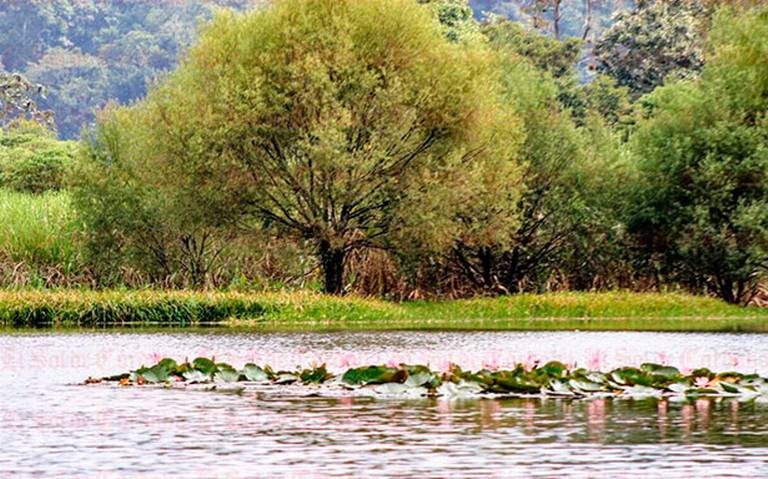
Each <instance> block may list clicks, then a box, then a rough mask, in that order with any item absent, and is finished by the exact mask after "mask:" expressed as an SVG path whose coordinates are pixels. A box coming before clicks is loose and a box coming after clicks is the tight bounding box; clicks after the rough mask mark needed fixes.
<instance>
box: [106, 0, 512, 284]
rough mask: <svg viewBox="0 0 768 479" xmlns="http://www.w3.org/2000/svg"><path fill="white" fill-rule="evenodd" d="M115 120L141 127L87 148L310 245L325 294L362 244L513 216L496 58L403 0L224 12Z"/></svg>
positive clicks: (317, 0) (218, 215)
mask: <svg viewBox="0 0 768 479" xmlns="http://www.w3.org/2000/svg"><path fill="white" fill-rule="evenodd" d="M116 115H117V116H118V117H120V118H122V120H121V121H129V122H131V121H133V122H143V123H144V124H145V127H144V131H145V133H146V134H141V135H136V134H133V135H131V138H123V139H122V140H120V139H118V140H117V141H110V142H104V143H102V144H96V145H94V147H95V148H97V149H102V150H107V151H106V153H105V154H97V155H93V158H97V159H98V158H101V159H104V158H110V159H111V160H110V161H114V159H115V158H117V157H119V156H121V155H122V157H123V158H122V159H120V161H129V162H130V161H134V162H145V167H144V168H143V169H144V170H151V171H152V172H154V173H155V174H156V178H157V184H158V185H163V186H167V185H168V184H170V183H174V182H175V183H176V184H177V185H179V187H180V188H181V189H183V190H185V191H188V192H189V196H188V198H187V199H186V200H185V201H188V202H189V203H195V202H196V204H197V206H195V207H191V208H190V209H191V210H195V211H197V210H205V211H208V213H207V214H208V219H209V220H210V221H212V222H220V221H221V220H222V218H224V217H230V218H233V219H232V221H236V222H239V223H240V224H241V225H242V224H245V223H247V224H250V225H253V223H252V222H250V223H248V221H249V220H250V219H257V220H259V221H260V222H261V224H262V225H263V226H266V227H269V228H273V229H275V230H276V231H279V232H281V233H282V234H285V235H288V236H291V237H294V238H298V239H304V240H309V241H310V242H311V243H312V244H313V246H314V248H315V252H316V254H317V257H318V260H319V264H320V266H321V268H322V271H323V278H324V287H325V290H326V291H327V292H329V293H339V292H341V291H342V288H343V283H342V281H343V273H344V266H345V261H346V258H347V257H348V255H349V253H350V252H351V251H354V250H356V249H361V248H377V247H389V246H391V244H392V242H393V241H396V240H397V241H402V240H403V239H404V238H409V237H410V238H413V240H414V241H415V240H416V238H420V239H424V238H430V239H432V240H434V241H435V242H445V243H446V244H448V243H451V242H452V241H456V240H458V239H459V238H468V237H472V238H473V239H474V240H475V241H493V240H494V235H493V232H494V231H503V230H504V226H505V225H506V224H507V223H509V222H511V221H514V219H515V214H514V211H513V209H510V208H509V207H508V206H509V205H514V204H516V200H517V198H518V196H519V193H518V192H519V190H520V175H519V168H518V164H517V162H516V159H517V158H516V151H517V145H518V144H519V143H520V140H521V136H522V134H521V132H520V130H519V127H518V123H519V122H518V121H517V119H516V116H515V114H514V113H513V112H512V111H511V110H510V109H509V108H508V107H507V106H506V104H505V103H504V102H503V101H501V92H500V86H499V84H498V81H497V72H496V69H495V63H494V56H493V55H492V53H491V52H490V51H488V50H487V49H486V48H485V47H484V46H483V45H482V44H480V43H479V42H468V43H466V44H454V43H451V42H449V41H448V40H446V39H445V38H444V37H443V34H442V32H441V30H440V28H439V26H438V25H437V24H436V22H434V21H433V20H432V18H431V17H430V13H429V11H428V10H427V9H425V8H424V7H422V6H420V5H418V4H416V3H415V2H413V1H411V0H394V1H393V0H364V1H363V0H354V1H353V0H293V1H284V2H276V4H275V5H274V6H272V7H270V8H268V9H266V10H263V11H257V12H252V13H248V14H244V15H239V16H238V15H235V14H232V13H222V14H221V15H219V16H217V17H216V18H215V20H214V21H213V23H212V24H211V25H210V26H209V27H208V28H207V29H206V30H205V31H204V32H203V34H202V38H201V40H200V43H199V44H198V45H197V46H195V47H194V48H193V49H192V50H191V52H190V54H189V59H188V60H187V61H186V62H184V63H183V64H182V66H181V67H180V68H179V69H178V70H177V71H176V72H175V73H174V74H173V75H172V76H171V77H170V78H169V80H168V81H167V82H166V83H165V84H164V85H162V86H160V87H159V88H158V89H157V90H155V91H154V92H152V93H151V95H150V97H149V100H148V101H147V102H145V103H142V104H139V105H137V106H135V107H133V108H132V109H131V110H129V111H128V112H127V113H119V112H118V113H116ZM126 118H127V120H126ZM104 124H105V125H109V124H110V119H109V115H107V118H105V120H104ZM117 134H118V135H119V129H118V133H117ZM139 137H142V138H145V139H144V140H140V139H138V138H139ZM121 141H122V142H123V144H130V146H129V148H126V149H127V150H128V153H126V152H124V151H123V152H120V151H117V150H118V148H117V147H115V146H114V145H116V144H119V143H120V142H121ZM142 141H143V142H144V144H143V145H141V144H140V143H141V142H142ZM111 148H112V149H114V150H115V151H114V154H113V152H112V151H109V150H110V149H111ZM126 155H128V156H130V157H131V158H125V156H126ZM481 201H482V202H481ZM478 208H479V210H478ZM437 232H439V233H437Z"/></svg>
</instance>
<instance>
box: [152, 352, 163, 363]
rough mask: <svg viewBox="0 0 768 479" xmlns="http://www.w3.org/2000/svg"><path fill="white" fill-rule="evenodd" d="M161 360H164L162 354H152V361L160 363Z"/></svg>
mask: <svg viewBox="0 0 768 479" xmlns="http://www.w3.org/2000/svg"><path fill="white" fill-rule="evenodd" d="M161 359H163V355H162V354H160V353H158V352H154V353H152V361H154V362H156V363H159V362H160V360H161Z"/></svg>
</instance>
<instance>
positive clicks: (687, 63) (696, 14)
mask: <svg viewBox="0 0 768 479" xmlns="http://www.w3.org/2000/svg"><path fill="white" fill-rule="evenodd" d="M706 12H707V9H706V8H705V7H704V6H703V5H702V3H701V1H700V0H673V1H653V0H643V1H640V2H638V3H637V6H636V8H635V9H634V10H632V11H628V12H622V13H620V14H619V15H618V16H617V17H616V22H615V23H614V25H613V26H612V27H611V28H610V29H608V30H607V31H606V32H605V33H603V35H602V37H601V38H600V39H599V40H598V42H597V43H596V45H595V48H594V56H595V60H596V63H597V69H598V70H599V71H600V72H603V73H605V74H607V75H610V76H612V77H613V78H615V79H616V81H617V82H618V84H619V85H621V86H626V87H628V88H629V89H630V90H631V92H632V95H633V97H635V98H637V97H638V96H640V95H642V94H644V93H648V92H650V91H652V90H653V89H654V88H656V87H657V86H659V85H662V84H663V83H664V81H665V79H666V78H667V77H672V78H690V77H692V76H695V75H696V74H697V73H698V71H699V70H700V69H701V67H702V65H703V64H704V52H703V48H704V39H703V35H702V32H703V27H704V24H705V22H706V19H707V14H706Z"/></svg>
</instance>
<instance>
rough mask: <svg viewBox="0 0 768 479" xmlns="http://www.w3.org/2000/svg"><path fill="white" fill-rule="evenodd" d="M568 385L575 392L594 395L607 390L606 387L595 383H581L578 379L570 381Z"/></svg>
mask: <svg viewBox="0 0 768 479" xmlns="http://www.w3.org/2000/svg"><path fill="white" fill-rule="evenodd" d="M568 385H569V386H571V388H572V389H574V390H575V391H577V392H582V393H593V392H597V391H604V390H605V387H604V386H603V385H602V384H598V383H593V382H591V381H579V380H578V379H571V380H569V381H568Z"/></svg>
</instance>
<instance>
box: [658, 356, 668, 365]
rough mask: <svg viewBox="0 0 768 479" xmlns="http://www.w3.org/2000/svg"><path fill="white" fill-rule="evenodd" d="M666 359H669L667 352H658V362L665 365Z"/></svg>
mask: <svg viewBox="0 0 768 479" xmlns="http://www.w3.org/2000/svg"><path fill="white" fill-rule="evenodd" d="M667 361H669V356H668V355H667V353H659V362H660V363H661V364H664V365H666V364H667Z"/></svg>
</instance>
